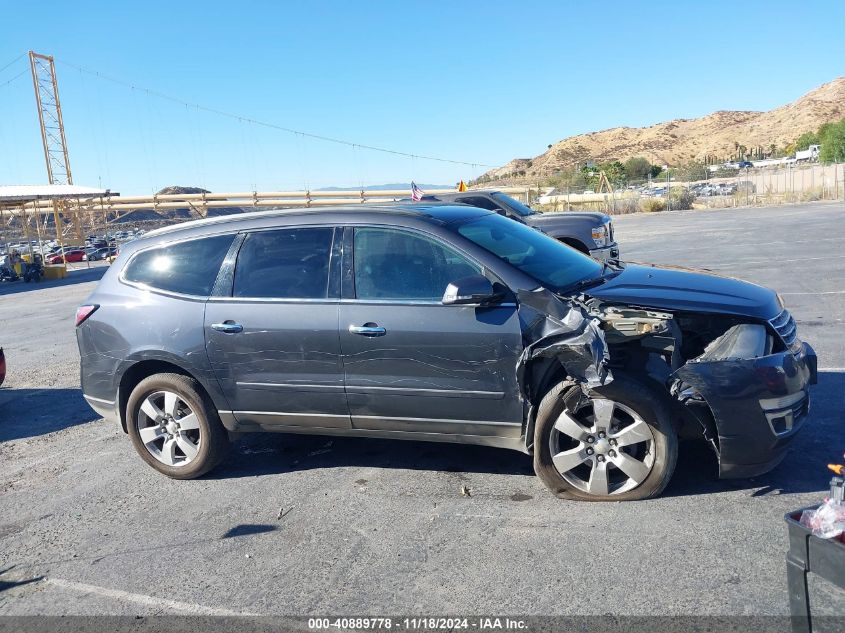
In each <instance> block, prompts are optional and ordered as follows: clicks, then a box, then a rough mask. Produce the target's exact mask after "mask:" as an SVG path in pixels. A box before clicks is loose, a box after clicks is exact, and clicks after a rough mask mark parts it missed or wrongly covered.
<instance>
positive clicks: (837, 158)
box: [819, 119, 845, 163]
mask: <svg viewBox="0 0 845 633" xmlns="http://www.w3.org/2000/svg"><path fill="white" fill-rule="evenodd" d="M819 136H820V137H821V138H819V141H820V142H821V149H820V150H819V160H820V161H821V162H823V163H845V119H842V120H841V121H840V122H839V123H830V124H828V125H824V126H822V128H820V129H819Z"/></svg>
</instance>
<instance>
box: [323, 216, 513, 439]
mask: <svg viewBox="0 0 845 633" xmlns="http://www.w3.org/2000/svg"><path fill="white" fill-rule="evenodd" d="M346 232H347V233H346V236H345V238H344V258H345V259H344V263H343V265H344V275H343V279H344V286H343V290H342V292H343V299H342V301H341V306H340V323H339V325H340V328H339V329H340V347H341V358H342V361H343V367H344V384H345V388H346V394H347V401H348V404H349V412H350V415H351V418H352V427H353V428H359V429H372V430H385V431H405V432H425V433H443V434H459V435H492V436H503V437H519V434H520V432H521V428H522V420H523V409H522V403H521V401H520V399H519V394H518V386H517V382H516V370H515V368H516V363H517V359H518V358H519V355H520V353H521V352H522V337H521V330H520V325H519V318H518V316H517V313H516V305H515V303H514V302H512V301H510V302H508V301H506V302H503V303H500V304H498V305H493V306H486V307H481V306H459V305H443V304H442V303H441V298H442V296H443V292H444V290H445V289H446V286H447V285H448V284H449V282H450V281H454V280H456V279H459V278H462V277H466V276H468V275H471V274H478V273H481V272H482V269H481V266H479V265H478V264H477V263H475V262H474V261H471V260H470V259H469V258H467V257H466V256H464V255H463V254H461V253H459V252H458V251H457V250H455V249H454V248H452V247H450V246H448V245H446V244H445V243H443V242H442V241H440V240H439V239H437V238H434V237H432V236H429V235H426V234H424V233H422V232H418V231H415V230H411V229H400V228H394V227H377V226H372V227H369V226H359V227H354V228H353V227H347V228H346Z"/></svg>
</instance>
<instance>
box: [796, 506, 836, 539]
mask: <svg viewBox="0 0 845 633" xmlns="http://www.w3.org/2000/svg"><path fill="white" fill-rule="evenodd" d="M801 525H803V526H804V527H806V528H809V529H810V530H812V531H813V534H814V535H815V536H821V537H822V538H834V537H836V536H839V535H840V534H842V533H844V532H845V503H841V502H839V501H834V500H832V499H828V500H827V501H825V502H824V503H823V504H821V505H820V506H819V507H818V508H816V509H815V510H804V512H802V513H801Z"/></svg>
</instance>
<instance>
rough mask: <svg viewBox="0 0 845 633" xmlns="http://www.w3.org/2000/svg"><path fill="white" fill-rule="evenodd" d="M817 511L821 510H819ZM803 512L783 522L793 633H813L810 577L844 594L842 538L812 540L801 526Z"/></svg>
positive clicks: (809, 534)
mask: <svg viewBox="0 0 845 633" xmlns="http://www.w3.org/2000/svg"><path fill="white" fill-rule="evenodd" d="M816 507H818V506H816ZM804 510H815V507H812V508H804V509H802V510H796V511H794V512H790V513H788V514H787V515H786V516H785V517H784V519H785V520H786V526H787V528H788V530H789V551H788V552H787V554H786V580H787V583H788V585H789V612H790V615H791V616H792V630H793V631H794V633H810V632H811V631H812V630H813V619H812V614H811V609H810V597H809V595H808V592H807V574H808V573H812V574H818V575H819V576H820V577H821V578H824V579H825V580H827V581H828V582H830V583H832V584H834V585H836V586H837V587H839V588H841V589H843V590H845V543H843V542H842V541H841V540H839V538H838V537H837V538H834V539H827V538H820V537H818V536H813V533H812V532H811V531H810V530H809V529H808V528H806V527H804V526H803V525H801V523H800V521H801V513H802V512H804Z"/></svg>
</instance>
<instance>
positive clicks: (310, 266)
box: [205, 226, 350, 428]
mask: <svg viewBox="0 0 845 633" xmlns="http://www.w3.org/2000/svg"><path fill="white" fill-rule="evenodd" d="M334 233H335V229H334V227H326V226H312V227H302V226H296V227H286V228H277V229H272V230H265V231H255V232H250V233H247V234H245V235H243V236H242V237H241V239H242V244H241V245H240V248H239V250H238V252H237V256H236V260H235V261H234V262H232V261H230V262H228V267H224V275H223V277H222V278H221V280H218V288H216V289H215V295H217V296H214V297H212V298H210V299H209V302H208V304H207V307H206V314H205V332H206V348H207V350H208V356H209V359H210V360H211V364H212V367H213V368H214V372H215V375H216V377H217V379H218V381H219V382H220V385H221V387H222V389H223V391H224V392H225V394H226V396H227V397H228V399H229V403H230V404H231V406H232V409H233V412H232V414H233V415H234V417H235V419H237V421H238V422H239V423H241V424H244V425H257V426H264V427H273V426H276V427H278V426H290V427H323V428H348V427H349V425H350V421H349V411H348V408H347V406H346V395H345V394H344V391H343V370H342V366H341V363H340V346H339V342H338V338H337V319H338V305H339V287H338V284H339V265H340V257H339V246H340V245H339V243H338V244H337V245H334ZM231 258H232V256H231V255H230V259H231ZM331 279H334V283H330V280H331ZM221 284H222V286H221Z"/></svg>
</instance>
